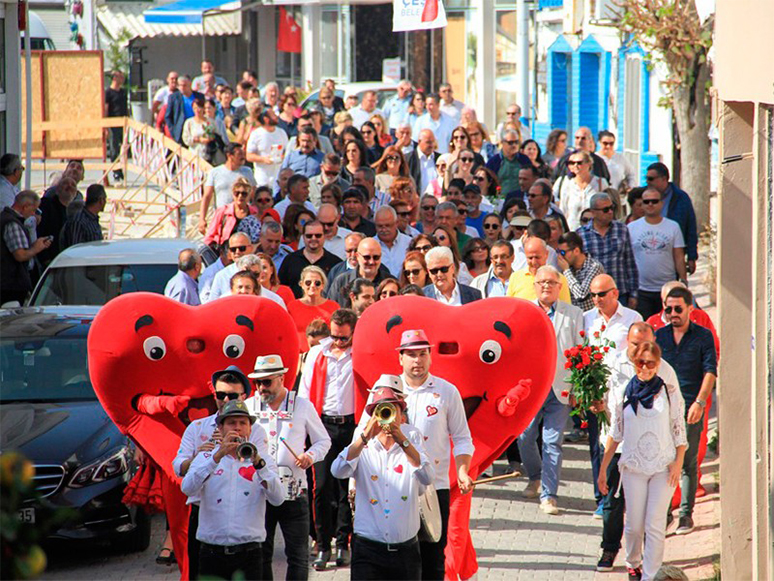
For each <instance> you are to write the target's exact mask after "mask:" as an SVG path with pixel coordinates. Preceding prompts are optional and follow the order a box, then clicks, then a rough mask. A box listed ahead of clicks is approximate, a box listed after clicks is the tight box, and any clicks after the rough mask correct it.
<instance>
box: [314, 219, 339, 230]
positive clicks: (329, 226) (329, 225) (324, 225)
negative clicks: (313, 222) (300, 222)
mask: <svg viewBox="0 0 774 581" xmlns="http://www.w3.org/2000/svg"><path fill="white" fill-rule="evenodd" d="M317 221H318V222H320V224H322V225H323V228H333V227H334V226H335V225H336V221H335V220H334V221H333V222H323V221H322V220H317Z"/></svg>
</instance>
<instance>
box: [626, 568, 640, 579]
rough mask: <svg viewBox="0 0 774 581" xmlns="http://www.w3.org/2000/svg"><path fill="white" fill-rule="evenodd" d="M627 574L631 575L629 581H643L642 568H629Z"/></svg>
mask: <svg viewBox="0 0 774 581" xmlns="http://www.w3.org/2000/svg"><path fill="white" fill-rule="evenodd" d="M626 572H627V573H628V574H629V581H640V579H642V569H641V568H640V567H635V568H633V569H632V568H631V567H627V568H626Z"/></svg>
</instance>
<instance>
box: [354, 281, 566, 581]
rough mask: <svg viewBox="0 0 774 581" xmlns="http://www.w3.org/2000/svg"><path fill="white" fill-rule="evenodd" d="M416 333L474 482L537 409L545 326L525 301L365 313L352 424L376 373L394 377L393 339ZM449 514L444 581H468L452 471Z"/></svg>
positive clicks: (545, 382)
mask: <svg viewBox="0 0 774 581" xmlns="http://www.w3.org/2000/svg"><path fill="white" fill-rule="evenodd" d="M409 329H423V330H424V331H425V332H426V333H427V336H428V339H429V340H430V343H432V344H433V348H432V349H431V353H432V366H431V369H430V371H431V373H432V374H433V375H436V376H438V377H441V378H443V379H445V380H447V381H450V382H451V383H453V384H454V385H456V386H457V389H459V391H460V394H461V395H462V399H463V402H464V404H465V410H466V413H467V416H468V425H469V426H470V432H471V435H472V437H473V443H474V444H475V447H476V451H475V454H474V455H473V460H472V462H471V467H470V476H471V477H472V478H473V479H475V478H476V477H477V475H478V474H479V473H480V472H481V470H482V469H484V468H486V467H488V466H489V465H491V464H492V462H494V461H495V459H497V458H498V457H499V456H500V455H501V454H502V453H503V452H504V451H505V449H506V448H507V447H508V445H509V444H510V443H511V442H512V441H513V440H514V439H515V438H516V437H517V436H518V435H519V434H521V432H522V431H523V430H524V429H525V428H526V427H527V426H528V425H529V423H530V422H531V421H532V418H534V417H535V415H536V414H537V412H538V410H539V409H540V407H541V406H542V405H543V402H544V401H545V399H546V397H547V395H548V392H549V390H550V389H551V383H552V382H553V379H554V371H555V367H556V338H555V334H554V329H553V326H552V324H551V321H550V320H549V319H548V317H547V316H546V315H545V313H544V312H543V310H542V309H540V308H539V307H538V306H536V305H535V304H534V303H530V302H529V301H525V300H521V299H514V298H505V297H503V298H491V299H486V300H482V301H475V302H473V303H469V304H467V305H463V306H461V307H452V306H448V305H444V304H442V303H439V302H437V301H433V300H431V299H427V298H422V297H415V296H405V297H393V298H390V299H388V300H384V301H379V302H377V303H375V304H374V305H372V306H370V307H368V309H366V311H365V312H364V313H363V316H362V317H361V318H360V320H359V321H358V323H357V327H356V329H355V337H354V341H353V355H352V357H353V368H354V372H355V381H356V395H355V402H356V409H357V410H358V411H357V414H358V417H359V415H360V413H361V412H362V410H363V407H364V405H365V402H366V400H367V398H368V389H369V388H370V387H371V386H372V385H373V383H374V382H375V381H376V380H377V379H378V378H379V376H380V375H381V374H382V373H392V374H396V375H400V374H401V373H402V369H401V367H400V364H399V363H398V352H397V351H396V349H397V347H398V345H399V344H400V336H401V333H402V332H403V331H406V330H409ZM450 482H451V483H452V487H451V511H450V516H449V532H448V543H447V546H446V578H447V579H457V578H458V577H462V578H463V579H467V578H469V577H472V576H473V575H474V574H475V572H476V571H477V570H478V564H477V562H476V552H475V549H474V548H473V544H472V542H471V538H470V528H469V520H470V499H471V495H469V494H468V495H465V496H462V495H460V493H459V490H458V489H457V485H456V482H457V475H456V469H455V468H454V462H453V461H452V464H451V474H450Z"/></svg>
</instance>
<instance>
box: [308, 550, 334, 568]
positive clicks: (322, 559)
mask: <svg viewBox="0 0 774 581" xmlns="http://www.w3.org/2000/svg"><path fill="white" fill-rule="evenodd" d="M330 560H331V550H330V549H328V550H327V551H320V552H319V553H317V558H316V559H315V560H314V562H313V563H312V567H314V570H315V571H325V567H326V566H327V565H328V561H330Z"/></svg>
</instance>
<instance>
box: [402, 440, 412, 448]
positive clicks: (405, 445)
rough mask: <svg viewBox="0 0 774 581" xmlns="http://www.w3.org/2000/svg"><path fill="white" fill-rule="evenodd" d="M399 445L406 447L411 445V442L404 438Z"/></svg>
mask: <svg viewBox="0 0 774 581" xmlns="http://www.w3.org/2000/svg"><path fill="white" fill-rule="evenodd" d="M400 445H401V446H403V447H404V448H408V447H409V446H410V445H411V442H409V441H408V438H406V439H405V440H403V441H402V442H401V443H400Z"/></svg>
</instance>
